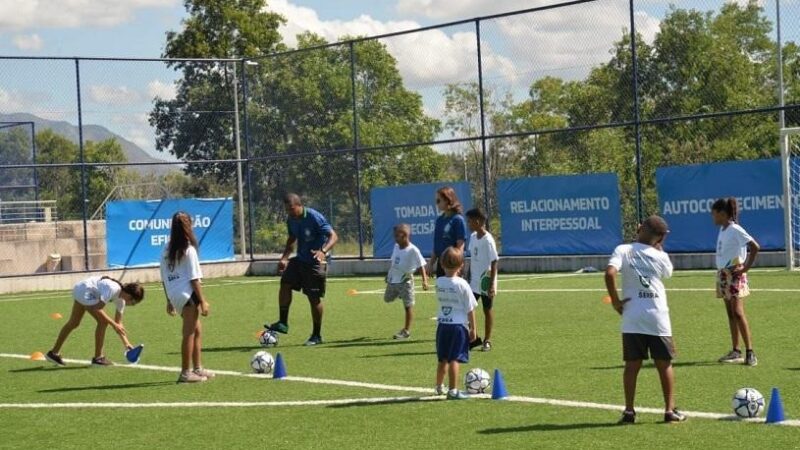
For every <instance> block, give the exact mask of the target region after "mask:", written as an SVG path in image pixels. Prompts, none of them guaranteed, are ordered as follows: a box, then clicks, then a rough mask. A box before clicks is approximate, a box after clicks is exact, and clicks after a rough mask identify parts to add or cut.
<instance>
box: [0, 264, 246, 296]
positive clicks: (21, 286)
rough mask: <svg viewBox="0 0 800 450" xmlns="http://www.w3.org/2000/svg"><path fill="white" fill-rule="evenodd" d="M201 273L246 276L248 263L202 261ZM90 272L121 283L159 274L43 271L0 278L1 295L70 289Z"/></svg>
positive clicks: (155, 278)
mask: <svg viewBox="0 0 800 450" xmlns="http://www.w3.org/2000/svg"><path fill="white" fill-rule="evenodd" d="M202 268H203V275H204V276H205V277H206V278H221V277H240V276H243V275H247V274H248V271H249V269H250V262H226V263H213V264H203V265H202ZM92 275H108V276H110V277H113V278H116V279H118V280H120V281H123V282H129V281H138V282H140V283H157V282H158V283H160V282H161V273H160V272H159V269H158V267H148V268H136V269H127V270H121V269H117V270H104V271H98V272H91V273H86V272H75V273H44V274H39V275H28V276H19V277H6V278H3V279H0V294H9V293H14V292H30V291H54V290H69V289H72V287H73V286H74V285H75V283H77V282H79V281H81V280H83V279H85V278H87V277H89V276H92Z"/></svg>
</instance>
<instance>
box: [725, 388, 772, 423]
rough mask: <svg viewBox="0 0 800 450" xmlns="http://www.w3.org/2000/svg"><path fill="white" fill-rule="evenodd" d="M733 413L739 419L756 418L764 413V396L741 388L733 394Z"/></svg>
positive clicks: (749, 389) (753, 390) (755, 391)
mask: <svg viewBox="0 0 800 450" xmlns="http://www.w3.org/2000/svg"><path fill="white" fill-rule="evenodd" d="M732 403H733V412H735V413H736V415H737V416H739V417H758V416H759V414H761V412H762V411H764V396H763V395H761V392H758V391H757V390H755V389H753V388H742V389H739V390H738V391H736V393H735V394H733V402H732Z"/></svg>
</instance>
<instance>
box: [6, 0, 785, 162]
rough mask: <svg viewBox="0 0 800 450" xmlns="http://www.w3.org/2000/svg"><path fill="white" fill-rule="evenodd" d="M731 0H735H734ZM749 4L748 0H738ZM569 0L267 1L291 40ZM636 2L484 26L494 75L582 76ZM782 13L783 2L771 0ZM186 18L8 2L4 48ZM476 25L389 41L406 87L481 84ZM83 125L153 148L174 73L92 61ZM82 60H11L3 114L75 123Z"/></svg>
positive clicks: (174, 2)
mask: <svg viewBox="0 0 800 450" xmlns="http://www.w3.org/2000/svg"><path fill="white" fill-rule="evenodd" d="M723 1H725V0H700V1H697V0H672V1H668V0H639V2H638V3H637V5H638V6H637V7H636V18H637V21H636V26H637V30H638V31H639V32H641V33H642V34H643V35H644V36H645V39H648V40H651V39H652V38H653V37H654V36H655V35H656V33H657V32H658V27H659V22H660V20H661V18H662V17H663V15H664V12H665V10H666V8H668V5H669V4H670V3H671V4H675V5H676V6H677V7H684V8H687V7H688V8H691V7H696V8H700V9H704V10H712V9H713V10H717V9H719V6H720V5H721V4H722V2H723ZM731 1H732V0H731ZM737 1H739V2H742V1H746V0H737ZM782 1H783V4H785V7H784V9H785V11H784V14H785V15H784V22H783V23H784V25H785V26H786V30H785V35H786V38H787V39H792V38H793V39H796V40H798V38H799V37H800V36H798V33H800V26H798V25H797V24H798V23H800V1H798V0H782ZM558 2H559V0H491V1H490V0H457V1H453V0H373V1H365V0H336V1H324V0H269V2H268V4H269V7H270V9H273V10H275V11H278V12H280V13H281V14H283V15H284V16H285V17H286V18H287V19H288V23H287V25H286V26H285V27H283V28H282V29H281V33H282V35H283V37H284V40H285V42H287V44H289V45H293V43H294V35H296V34H297V33H299V32H302V31H305V30H311V31H314V32H316V33H318V34H320V35H322V36H324V37H325V38H327V39H329V40H335V39H337V38H338V37H339V36H342V35H345V34H349V35H375V34H381V33H386V32H390V31H397V30H405V29H412V28H416V27H419V26H424V25H430V24H435V23H441V22H447V21H452V20H458V19H464V18H472V17H475V16H479V15H486V14H494V13H498V12H505V11H511V10H515V9H521V8H526V7H530V6H535V5H542V4H551V3H558ZM627 5H628V2H627V0H599V1H597V2H593V3H589V4H586V5H581V6H576V7H570V8H563V9H560V10H557V11H550V12H548V13H544V14H537V15H525V16H519V17H514V18H508V19H502V20H498V21H492V22H487V23H485V24H484V25H483V26H482V42H483V49H482V52H483V65H484V73H485V80H486V83H487V84H488V85H490V86H492V87H494V88H496V90H498V91H507V92H511V93H512V94H513V95H514V96H516V97H522V96H524V95H525V93H526V92H527V89H528V87H529V86H530V83H531V81H532V80H535V79H537V78H540V77H542V76H546V75H552V76H559V77H562V78H578V77H582V76H584V75H585V74H586V73H587V72H588V71H589V69H591V67H593V66H595V65H596V64H598V63H600V62H604V61H606V60H607V59H608V57H609V55H608V50H609V49H610V48H611V46H612V44H613V42H614V41H616V40H618V39H619V37H620V35H621V32H622V30H623V28H625V29H627V28H629V23H628V6H627ZM766 14H767V15H768V16H771V15H773V14H774V0H769V1H767V2H766ZM184 17H185V11H184V9H183V1H182V0H70V1H63V0H24V1H21V0H0V54H3V55H9V56H14V55H33V56H122V57H158V56H160V55H161V52H162V51H163V45H164V39H165V33H166V32H167V31H168V30H178V29H179V27H180V22H181V19H182V18H184ZM475 41H476V38H475V33H474V26H473V25H465V26H459V27H453V28H448V29H444V30H434V31H428V32H425V33H420V34H414V35H408V36H404V37H399V38H392V39H388V40H386V41H384V43H385V44H386V45H387V48H388V50H389V52H390V53H392V54H393V55H394V56H395V58H396V59H397V61H398V68H399V70H400V72H401V74H402V75H403V77H404V80H405V82H406V85H407V86H408V87H409V88H411V89H414V90H416V91H418V92H420V93H421V94H422V96H423V100H424V104H425V109H426V111H427V112H428V114H430V115H432V116H434V117H441V115H442V110H443V98H442V95H441V93H442V90H443V89H444V87H445V85H446V84H448V83H454V82H470V81H475V74H476V63H475V61H476V53H475ZM81 77H82V80H81V81H82V83H81V85H82V100H83V102H84V113H85V114H84V123H93V124H100V125H103V126H106V127H107V128H110V129H111V130H112V131H114V132H116V133H118V134H120V135H122V136H123V137H125V138H127V139H129V140H131V141H133V142H135V143H137V144H138V145H139V146H140V147H142V148H143V149H145V150H147V151H150V152H152V151H153V147H154V145H153V141H154V139H153V136H154V134H153V130H152V129H151V128H150V126H149V124H147V112H148V111H149V110H150V107H151V105H152V103H151V102H152V99H153V97H155V96H160V97H169V96H170V95H172V92H173V91H174V90H173V87H172V82H173V81H174V78H175V74H174V72H172V71H171V70H169V69H167V68H166V67H164V66H163V65H162V64H159V63H141V64H136V63H93V62H85V63H82V70H81ZM74 85H75V80H74V63H72V62H70V61H67V62H19V61H3V63H2V65H0V113H10V112H23V111H24V112H32V113H34V114H37V115H40V116H42V117H46V118H49V119H59V120H67V121H69V122H72V123H76V122H77V120H76V117H75V116H76V114H75V109H76V108H75V92H74Z"/></svg>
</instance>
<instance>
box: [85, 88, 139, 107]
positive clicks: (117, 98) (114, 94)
mask: <svg viewBox="0 0 800 450" xmlns="http://www.w3.org/2000/svg"><path fill="white" fill-rule="evenodd" d="M89 100H91V101H93V102H94V103H97V104H100V105H121V104H129V103H136V102H138V101H139V100H141V95H140V94H139V92H137V91H135V90H133V89H130V88H128V87H127V86H109V85H105V84H95V85H91V86H89Z"/></svg>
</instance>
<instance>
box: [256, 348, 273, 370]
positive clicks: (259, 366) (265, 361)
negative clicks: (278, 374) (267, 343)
mask: <svg viewBox="0 0 800 450" xmlns="http://www.w3.org/2000/svg"><path fill="white" fill-rule="evenodd" d="M250 367H252V368H253V371H254V372H255V373H272V368H273V367H275V359H273V358H272V355H270V354H269V353H268V352H265V351H263V350H262V351H260V352H256V354H255V355H253V358H252V359H251V360H250Z"/></svg>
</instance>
